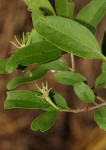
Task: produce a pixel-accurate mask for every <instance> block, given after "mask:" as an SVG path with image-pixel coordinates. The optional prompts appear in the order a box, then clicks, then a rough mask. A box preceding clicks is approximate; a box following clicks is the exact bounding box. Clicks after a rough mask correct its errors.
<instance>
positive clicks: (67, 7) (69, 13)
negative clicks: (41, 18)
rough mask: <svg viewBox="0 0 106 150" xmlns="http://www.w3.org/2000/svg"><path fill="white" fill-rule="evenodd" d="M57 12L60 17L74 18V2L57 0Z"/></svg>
mask: <svg viewBox="0 0 106 150" xmlns="http://www.w3.org/2000/svg"><path fill="white" fill-rule="evenodd" d="M55 6H56V12H57V14H58V15H59V16H63V17H67V18H73V11H74V6H75V3H74V2H72V1H71V2H69V0H55Z"/></svg>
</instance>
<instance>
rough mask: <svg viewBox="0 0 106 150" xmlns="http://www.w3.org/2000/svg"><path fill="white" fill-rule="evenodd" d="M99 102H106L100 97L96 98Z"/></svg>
mask: <svg viewBox="0 0 106 150" xmlns="http://www.w3.org/2000/svg"><path fill="white" fill-rule="evenodd" d="M96 98H97V99H98V100H100V101H101V102H105V101H106V100H104V99H103V98H102V97H100V96H97V97H96Z"/></svg>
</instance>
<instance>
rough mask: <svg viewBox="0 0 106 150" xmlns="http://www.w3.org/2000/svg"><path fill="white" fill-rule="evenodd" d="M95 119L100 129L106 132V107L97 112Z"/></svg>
mask: <svg viewBox="0 0 106 150" xmlns="http://www.w3.org/2000/svg"><path fill="white" fill-rule="evenodd" d="M94 119H95V122H96V123H97V124H98V125H99V127H100V128H101V129H103V130H105V131H106V106H103V107H101V108H99V109H97V110H95V113H94Z"/></svg>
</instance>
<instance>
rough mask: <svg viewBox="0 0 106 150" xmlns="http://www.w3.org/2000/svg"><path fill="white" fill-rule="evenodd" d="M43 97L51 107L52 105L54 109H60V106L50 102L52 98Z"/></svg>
mask: <svg viewBox="0 0 106 150" xmlns="http://www.w3.org/2000/svg"><path fill="white" fill-rule="evenodd" d="M45 99H46V101H47V102H48V103H49V104H50V105H51V106H52V107H54V108H55V109H56V110H58V111H62V110H61V108H59V107H58V106H56V105H55V104H54V103H53V102H52V100H51V99H50V97H46V98H45Z"/></svg>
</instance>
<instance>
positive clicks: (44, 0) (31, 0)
mask: <svg viewBox="0 0 106 150" xmlns="http://www.w3.org/2000/svg"><path fill="white" fill-rule="evenodd" d="M24 2H25V3H26V5H27V6H28V10H29V11H31V12H34V13H38V14H45V15H47V14H48V15H55V12H54V9H53V7H52V6H51V4H50V2H49V1H48V0H24Z"/></svg>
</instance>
